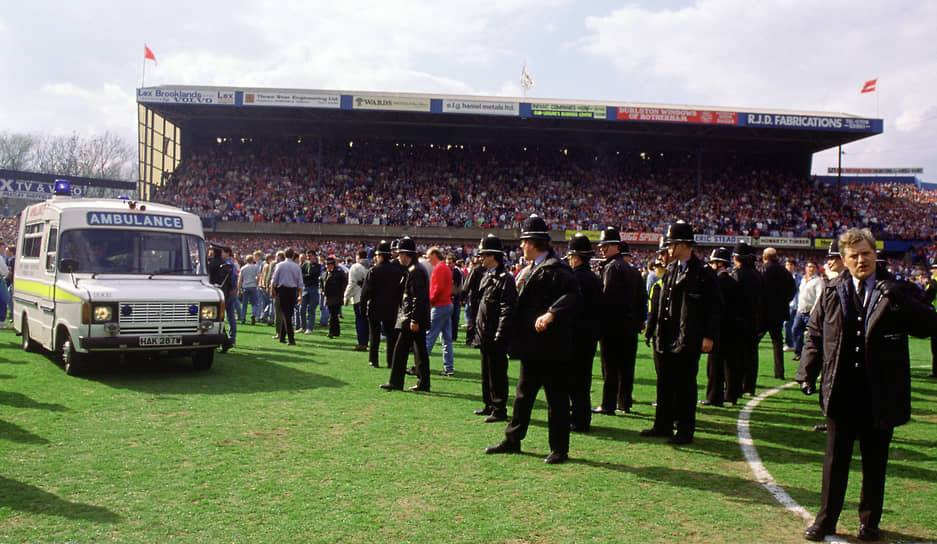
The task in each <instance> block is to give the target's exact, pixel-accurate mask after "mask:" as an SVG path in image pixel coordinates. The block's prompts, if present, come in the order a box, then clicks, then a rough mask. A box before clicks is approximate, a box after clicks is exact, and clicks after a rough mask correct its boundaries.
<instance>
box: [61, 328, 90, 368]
mask: <svg viewBox="0 0 937 544" xmlns="http://www.w3.org/2000/svg"><path fill="white" fill-rule="evenodd" d="M84 363H85V357H84V354H82V353H78V352H77V351H75V344H73V343H72V339H71V337H66V338H65V341H64V342H62V364H63V365H65V373H66V374H68V375H69V376H77V375H78V374H80V373H81V371H82V370H83V369H84Z"/></svg>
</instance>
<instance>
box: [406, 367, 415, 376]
mask: <svg viewBox="0 0 937 544" xmlns="http://www.w3.org/2000/svg"><path fill="white" fill-rule="evenodd" d="M404 372H405V373H406V374H407V375H408V376H416V367H415V366H411V367H410V368H408V369H406V370H404Z"/></svg>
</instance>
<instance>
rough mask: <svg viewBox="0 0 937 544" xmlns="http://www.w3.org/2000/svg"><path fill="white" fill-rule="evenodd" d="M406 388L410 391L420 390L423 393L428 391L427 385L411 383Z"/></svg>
mask: <svg viewBox="0 0 937 544" xmlns="http://www.w3.org/2000/svg"><path fill="white" fill-rule="evenodd" d="M407 389H409V390H410V391H422V392H424V393H429V387H423V386H422V385H411V386H410V387H408V388H407Z"/></svg>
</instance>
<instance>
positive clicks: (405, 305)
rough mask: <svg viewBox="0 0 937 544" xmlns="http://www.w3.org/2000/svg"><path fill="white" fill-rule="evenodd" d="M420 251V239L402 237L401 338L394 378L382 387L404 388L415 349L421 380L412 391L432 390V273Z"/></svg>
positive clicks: (399, 251)
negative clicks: (422, 261)
mask: <svg viewBox="0 0 937 544" xmlns="http://www.w3.org/2000/svg"><path fill="white" fill-rule="evenodd" d="M419 255H420V254H419V252H418V251H417V249H416V243H415V242H414V241H413V240H412V239H410V237H409V236H404V237H403V238H401V239H400V242H399V243H398V244H397V259H398V260H399V261H400V265H401V266H402V267H404V271H405V273H406V275H405V276H404V283H403V296H402V297H401V299H400V307H399V308H398V309H397V323H396V324H395V327H396V329H397V342H396V344H394V358H393V363H392V366H391V370H390V380H389V381H388V382H387V383H385V384H381V386H380V387H381V389H387V390H400V389H403V377H404V375H405V374H406V369H407V359H408V358H409V356H410V351H411V350H412V351H413V362H414V364H415V365H416V370H415V373H416V376H417V382H416V385H414V386H412V387H410V391H425V392H429V354H428V353H427V351H426V331H427V330H429V323H430V319H429V275H428V274H427V273H426V269H425V268H423V267H422V266H421V265H420V263H419V262H417V258H418V257H419Z"/></svg>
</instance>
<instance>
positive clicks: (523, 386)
mask: <svg viewBox="0 0 937 544" xmlns="http://www.w3.org/2000/svg"><path fill="white" fill-rule="evenodd" d="M520 238H521V240H532V241H534V240H541V241H542V242H546V244H549V242H550V233H549V231H548V230H547V226H546V222H545V221H544V220H543V219H542V218H540V217H539V216H536V215H532V216H530V217H529V218H527V219H526V220H525V221H524V225H523V227H522V229H521V236H520ZM542 242H532V243H542ZM547 247H548V250H547V251H546V253H543V254H541V255H540V256H539V257H538V258H537V260H536V261H534V262H532V263H529V264H528V265H527V266H526V267H524V269H523V270H521V272H520V273H519V274H518V279H517V290H518V299H517V307H516V308H515V312H514V326H513V332H512V336H511V343H510V345H509V349H508V352H509V353H510V355H511V357H512V358H515V359H520V361H521V364H520V371H519V376H518V380H517V392H516V394H515V398H514V410H513V414H512V417H511V422H510V423H509V424H508V426H507V429H505V431H504V435H505V436H504V440H503V441H502V442H501V443H499V444H496V445H494V446H491V447H489V448H487V449H486V450H485V453H489V454H494V453H516V452H519V451H520V447H521V446H520V444H521V441H522V440H523V439H524V438H525V437H526V436H527V428H528V427H529V425H530V416H531V412H532V411H533V407H534V401H535V400H536V397H537V393H538V391H539V390H540V388H541V387H543V389H544V392H545V393H546V397H547V406H548V410H547V427H548V429H549V442H550V455H548V456H547V457H546V458H545V459H544V461H545V462H547V463H551V464H552V463H562V462H563V461H565V460H566V459H567V458H568V452H569V370H568V366H569V362H570V359H571V358H572V345H573V344H572V332H573V322H574V320H575V319H577V318H578V317H579V308H580V304H581V297H582V295H581V294H580V292H579V284H578V283H577V282H576V278H575V276H573V271H572V269H570V268H569V265H567V264H566V263H564V262H563V261H562V260H560V258H559V257H558V256H557V255H556V253H555V252H554V251H553V249H550V248H549V246H547ZM547 314H552V316H553V321H552V322H551V323H549V324H547V325H546V326H545V328H540V329H539V330H538V326H537V323H538V320H539V319H540V318H541V317H543V316H545V315H547Z"/></svg>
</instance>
